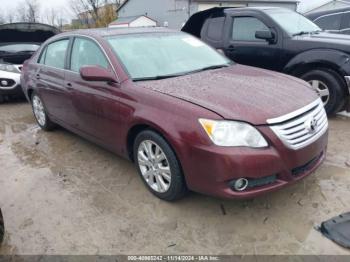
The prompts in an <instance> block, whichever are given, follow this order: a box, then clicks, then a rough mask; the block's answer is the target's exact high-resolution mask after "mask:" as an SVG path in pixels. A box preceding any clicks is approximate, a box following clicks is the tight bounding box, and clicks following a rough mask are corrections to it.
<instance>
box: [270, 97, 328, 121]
mask: <svg viewBox="0 0 350 262" xmlns="http://www.w3.org/2000/svg"><path fill="white" fill-rule="evenodd" d="M319 103H322V101H321V99H320V98H318V99H317V100H315V101H314V102H312V103H311V104H308V105H307V106H304V107H302V108H300V109H298V110H296V111H294V112H291V113H289V114H286V115H283V116H280V117H276V118H271V119H267V120H266V122H267V123H268V124H269V125H273V124H279V123H282V122H285V121H287V120H289V119H291V118H294V117H297V116H298V115H300V114H302V113H305V112H307V111H309V110H311V109H312V108H314V107H317V106H318V104H319Z"/></svg>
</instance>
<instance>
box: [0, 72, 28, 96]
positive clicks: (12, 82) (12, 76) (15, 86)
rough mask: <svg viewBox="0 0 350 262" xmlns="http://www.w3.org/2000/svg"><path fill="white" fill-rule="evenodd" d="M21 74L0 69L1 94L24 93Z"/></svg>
mask: <svg viewBox="0 0 350 262" xmlns="http://www.w3.org/2000/svg"><path fill="white" fill-rule="evenodd" d="M20 76H21V74H20V73H11V72H6V71H0V95H23V91H22V88H21V84H20ZM1 81H6V82H7V83H8V84H7V85H2V84H1Z"/></svg>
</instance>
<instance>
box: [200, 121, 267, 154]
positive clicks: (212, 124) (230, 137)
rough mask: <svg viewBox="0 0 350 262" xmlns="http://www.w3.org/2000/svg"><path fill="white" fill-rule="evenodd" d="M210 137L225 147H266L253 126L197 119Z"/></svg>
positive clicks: (263, 139)
mask: <svg viewBox="0 0 350 262" xmlns="http://www.w3.org/2000/svg"><path fill="white" fill-rule="evenodd" d="M199 122H200V123H201V125H202V126H203V128H204V130H205V131H206V132H207V134H208V136H209V137H210V139H211V140H212V141H213V143H214V144H215V145H217V146H225V147H230V146H231V147H238V146H244V147H254V148H261V147H267V146H268V144H267V142H266V140H265V138H264V137H263V136H262V135H261V134H260V132H259V131H258V130H257V129H256V128H255V127H253V126H251V125H249V124H246V123H243V122H236V121H215V120H208V119H199Z"/></svg>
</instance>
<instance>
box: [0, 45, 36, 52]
mask: <svg viewBox="0 0 350 262" xmlns="http://www.w3.org/2000/svg"><path fill="white" fill-rule="evenodd" d="M38 48H39V45H37V44H7V45H3V46H0V52H9V53H18V52H35V51H36V50H38Z"/></svg>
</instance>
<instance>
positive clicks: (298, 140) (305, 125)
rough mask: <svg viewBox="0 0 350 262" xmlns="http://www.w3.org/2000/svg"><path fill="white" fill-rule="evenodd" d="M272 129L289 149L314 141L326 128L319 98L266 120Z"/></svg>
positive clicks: (324, 115) (325, 116) (304, 145)
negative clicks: (285, 113)
mask: <svg viewBox="0 0 350 262" xmlns="http://www.w3.org/2000/svg"><path fill="white" fill-rule="evenodd" d="M267 123H268V124H269V125H270V128H271V129H272V131H273V132H274V133H275V134H276V135H277V136H278V137H279V138H280V139H281V141H282V142H283V144H284V145H285V146H287V147H288V148H290V149H294V150H297V149H301V148H304V147H306V146H308V145H310V144H312V143H313V142H314V141H316V140H317V139H318V138H320V137H321V136H322V135H323V134H324V133H325V132H326V131H327V129H328V119H327V114H326V111H325V110H324V107H323V103H322V101H321V99H317V100H316V101H315V102H313V103H311V104H310V105H307V106H306V107H303V108H301V109H299V110H297V111H295V112H292V113H290V114H287V115H285V116H281V117H278V118H274V119H269V120H267Z"/></svg>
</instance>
